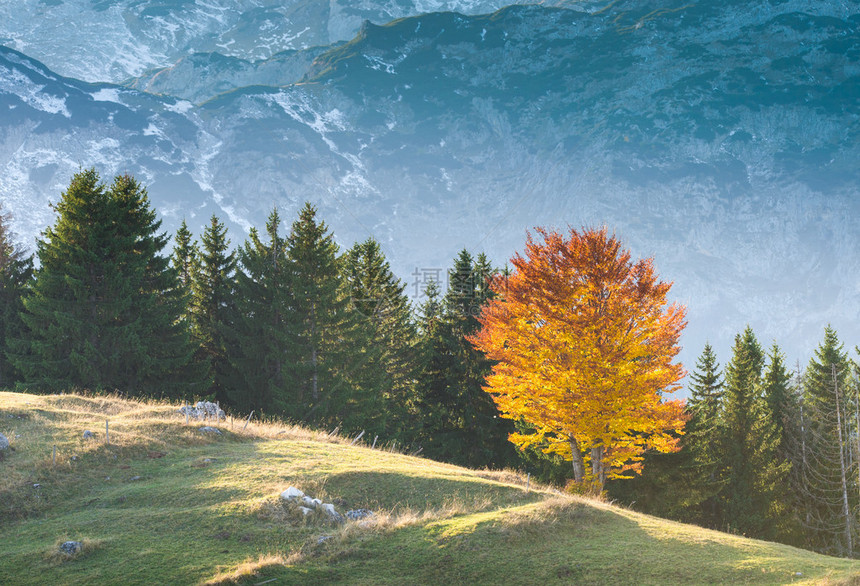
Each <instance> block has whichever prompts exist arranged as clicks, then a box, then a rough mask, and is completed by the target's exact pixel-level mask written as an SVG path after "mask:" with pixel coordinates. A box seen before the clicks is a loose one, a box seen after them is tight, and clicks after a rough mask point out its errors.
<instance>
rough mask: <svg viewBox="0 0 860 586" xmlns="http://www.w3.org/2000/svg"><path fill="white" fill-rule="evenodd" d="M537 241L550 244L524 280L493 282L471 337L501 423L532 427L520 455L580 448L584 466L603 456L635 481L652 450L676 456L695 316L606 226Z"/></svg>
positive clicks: (520, 261)
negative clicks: (689, 321) (685, 357)
mask: <svg viewBox="0 0 860 586" xmlns="http://www.w3.org/2000/svg"><path fill="white" fill-rule="evenodd" d="M537 232H538V234H540V236H542V238H543V241H542V242H536V241H535V240H534V239H533V238H532V237H531V236H529V238H528V241H527V243H526V253H525V254H526V256H525V257H523V256H520V255H519V254H517V255H516V256H515V257H514V258H513V259H512V260H511V262H512V264H513V265H514V268H515V270H514V272H513V273H512V274H511V275H509V276H500V277H497V278H496V279H495V280H494V281H493V283H492V288H493V291H494V292H495V293H496V295H497V297H496V298H495V299H493V300H492V301H491V302H490V303H489V304H488V305H487V306H486V308H485V309H484V311H483V313H482V315H481V317H480V321H481V324H482V326H483V327H482V329H481V330H480V331H479V332H478V333H477V334H475V335H474V336H472V337H471V338H470V341H471V342H472V343H473V344H474V345H475V346H476V347H477V348H479V349H481V350H482V351H484V352H485V353H486V354H487V356H488V357H489V358H490V359H492V360H495V361H497V364H496V365H495V367H494V368H493V372H492V374H491V375H489V376H488V377H487V385H486V386H485V390H486V391H487V392H488V393H490V394H491V395H492V396H493V399H494V401H495V402H496V405H497V406H498V408H499V411H500V412H501V414H502V416H504V417H508V418H511V419H516V420H519V419H520V418H522V419H524V420H525V421H527V422H528V423H530V424H531V425H533V426H534V428H535V432H534V433H515V434H511V436H510V440H511V441H512V442H513V443H514V444H516V445H517V446H519V447H521V448H525V447H528V446H532V445H536V444H542V445H543V444H544V442H546V441H547V440H548V441H549V447H548V448H546V449H547V451H550V452H553V453H557V454H560V455H562V456H564V457H566V458H568V459H571V458H572V457H573V456H574V453H573V451H572V449H573V448H572V446H574V445H575V446H577V448H578V451H580V452H581V454H580V455H581V456H582V459H583V461H584V462H586V463H587V462H589V458H590V454H591V451H592V448H596V449H597V450H596V451H595V452H594V453H595V454H598V455H599V456H598V457H599V458H600V462H598V463H597V464H598V466H597V467H596V468H595V469H596V470H601V471H602V472H601V474H605V475H607V476H608V477H610V478H611V477H629V474H630V473H636V472H639V471H640V470H641V466H642V464H641V455H642V453H643V452H644V451H645V450H647V449H654V450H658V451H661V452H670V451H676V450H677V449H678V439H677V435H678V434H681V433H683V428H684V422H685V415H684V409H683V403H682V402H681V401H677V400H675V401H668V400H664V398H663V397H664V395H666V394H669V393H672V392H674V391H676V390H678V389H679V388H680V385H679V381H680V379H681V378H682V377H683V375H684V371H683V367H682V366H681V365H680V364H676V363H673V360H674V358H675V356H676V355H677V353H678V350H679V347H678V338H679V336H680V334H681V331H682V330H683V328H684V326H685V325H686V322H685V321H684V317H685V313H686V309H685V308H684V307H683V306H682V305H678V304H670V305H667V302H666V295H667V293H668V291H669V289H670V288H671V283H664V282H661V281H659V280H658V278H657V275H656V273H655V271H654V267H653V262H652V260H651V259H644V260H639V261H637V262H633V261H632V260H631V255H630V253H629V252H628V251H626V250H623V249H622V247H621V244H620V242H619V241H618V239H617V238H615V236H611V237H609V236H608V235H607V231H606V229H605V228H604V229H602V230H594V229H585V230H583V231H582V232H577V231H576V230H571V231H570V234H569V238H564V237H563V236H562V235H561V234H559V233H557V232H551V231H547V230H543V229H538V230H537Z"/></svg>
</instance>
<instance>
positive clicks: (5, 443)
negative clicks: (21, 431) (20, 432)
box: [0, 433, 9, 451]
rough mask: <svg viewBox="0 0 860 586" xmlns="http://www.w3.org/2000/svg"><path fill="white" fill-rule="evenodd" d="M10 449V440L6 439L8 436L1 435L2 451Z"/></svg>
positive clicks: (0, 447)
mask: <svg viewBox="0 0 860 586" xmlns="http://www.w3.org/2000/svg"><path fill="white" fill-rule="evenodd" d="M8 449H9V440H8V439H6V436H5V435H3V434H2V433H0V451H3V450H8Z"/></svg>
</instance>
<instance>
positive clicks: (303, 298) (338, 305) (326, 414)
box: [281, 203, 354, 425]
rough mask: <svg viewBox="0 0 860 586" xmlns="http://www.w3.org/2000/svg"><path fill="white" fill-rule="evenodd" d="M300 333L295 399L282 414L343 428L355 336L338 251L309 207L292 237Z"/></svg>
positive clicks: (289, 245) (290, 252) (295, 355)
mask: <svg viewBox="0 0 860 586" xmlns="http://www.w3.org/2000/svg"><path fill="white" fill-rule="evenodd" d="M287 257H288V258H289V260H290V262H291V266H292V271H293V274H292V277H291V279H292V287H293V294H294V299H295V303H294V307H295V312H296V315H297V317H298V329H297V332H296V341H295V345H294V347H293V354H292V356H291V357H290V361H291V363H292V364H293V368H294V370H293V372H294V379H293V388H294V389H295V394H294V395H293V397H292V398H291V399H290V403H289V404H284V405H282V406H281V409H282V410H283V411H284V412H285V413H287V414H289V415H290V416H291V417H293V418H294V419H300V420H303V421H307V422H310V423H317V424H320V425H338V424H340V423H341V420H342V418H343V417H344V416H345V415H347V414H348V410H349V409H350V407H351V406H350V404H349V393H350V389H349V388H348V387H349V385H348V383H347V381H348V379H349V375H350V374H351V373H352V372H353V368H354V366H353V365H352V364H351V361H352V356H350V355H349V354H348V343H349V341H350V340H352V339H353V336H354V334H353V333H352V332H350V331H347V330H348V328H350V327H351V325H352V324H351V322H350V320H349V319H348V311H349V310H348V307H347V304H348V299H347V297H346V292H345V289H344V288H343V287H342V286H341V278H340V263H339V260H338V246H337V244H336V243H335V241H334V237H333V235H332V234H331V233H330V232H329V230H328V226H326V224H325V222H323V221H320V220H318V219H317V210H316V208H315V207H314V206H312V205H311V204H310V203H305V205H304V207H303V208H302V209H301V210H300V212H299V217H298V219H297V220H296V221H295V222H293V225H292V229H291V230H290V234H289V236H288V237H287Z"/></svg>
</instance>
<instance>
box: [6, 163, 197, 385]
mask: <svg viewBox="0 0 860 586" xmlns="http://www.w3.org/2000/svg"><path fill="white" fill-rule="evenodd" d="M54 209H55V210H56V211H57V214H58V218H57V221H56V223H55V224H54V225H53V226H52V227H50V228H48V230H47V231H46V232H45V237H44V239H42V240H40V241H39V242H38V252H37V254H38V257H39V262H40V265H41V266H40V268H39V270H38V272H37V276H36V280H35V282H34V284H33V288H32V290H31V291H30V292H29V293H28V295H27V296H26V297H25V299H24V313H23V314H22V318H23V320H24V322H25V324H26V326H27V332H26V333H25V335H24V336H23V339H22V341H21V344H19V345H18V346H17V348H18V351H17V353H16V355H15V357H14V358H15V363H16V366H18V367H19V368H20V369H21V371H22V372H23V375H24V382H25V384H26V385H27V386H28V387H29V388H33V389H38V390H48V391H59V390H66V389H71V388H83V389H89V390H93V391H99V390H119V391H121V392H124V393H127V394H130V395H142V394H148V395H164V394H167V395H175V394H177V392H178V390H179V388H180V387H181V385H182V384H184V382H186V381H184V380H182V377H181V376H177V373H181V372H182V371H183V369H184V368H185V367H186V366H187V364H188V362H189V358H190V353H191V347H190V345H189V344H188V339H187V338H186V337H185V335H184V331H183V330H182V328H181V327H179V326H178V325H177V320H178V317H179V314H180V312H181V292H180V290H179V288H178V282H177V277H176V273H175V271H173V270H172V269H171V268H170V267H169V261H168V259H167V258H165V257H162V256H160V253H161V251H162V250H163V249H164V247H165V245H166V244H167V236H166V235H165V234H159V233H158V230H159V228H160V225H161V223H160V221H157V220H156V214H155V212H154V211H153V210H152V209H151V208H150V205H149V199H148V197H147V194H146V190H145V189H144V188H143V187H141V186H140V184H139V183H137V181H136V180H135V179H134V178H132V177H129V176H120V177H117V178H115V180H114V182H113V183H112V185H111V186H110V187H107V186H105V185H104V184H102V183H100V181H99V176H98V174H97V173H96V172H95V170H92V169H90V170H87V171H82V172H80V173H77V174H76V175H75V176H74V177H73V178H72V181H71V183H70V185H69V188H68V189H67V190H66V191H65V192H64V193H63V195H62V199H61V200H60V202H59V203H58V204H57V205H56V206H55V207H54Z"/></svg>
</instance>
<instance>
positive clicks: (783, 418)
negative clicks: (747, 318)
mask: <svg viewBox="0 0 860 586" xmlns="http://www.w3.org/2000/svg"><path fill="white" fill-rule="evenodd" d="M762 385H763V392H764V398H765V401H766V402H767V406H768V409H769V410H770V413H771V416H772V417H773V422H774V425H775V426H776V430H777V434H778V436H779V445H780V449H779V457H780V458H781V459H783V460H787V459H788V452H787V446H786V435H787V431H786V428H787V427H790V426H791V425H792V422H793V421H794V420H795V419H796V418H797V417H798V415H799V413H798V404H797V401H796V395H795V394H794V393H793V392H792V389H791V374H790V373H789V372H788V370H787V368H786V365H785V356H784V355H783V353H782V351H781V350H780V349H779V346H778V345H777V344H776V342H774V343H773V345H772V346H771V348H770V353H769V354H768V365H767V369H766V371H765V373H764V380H763V381H762Z"/></svg>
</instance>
